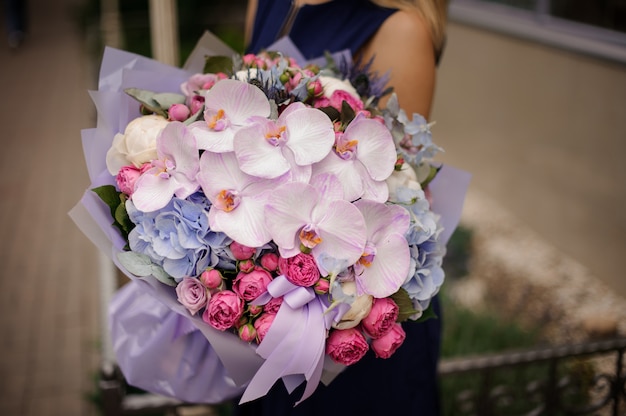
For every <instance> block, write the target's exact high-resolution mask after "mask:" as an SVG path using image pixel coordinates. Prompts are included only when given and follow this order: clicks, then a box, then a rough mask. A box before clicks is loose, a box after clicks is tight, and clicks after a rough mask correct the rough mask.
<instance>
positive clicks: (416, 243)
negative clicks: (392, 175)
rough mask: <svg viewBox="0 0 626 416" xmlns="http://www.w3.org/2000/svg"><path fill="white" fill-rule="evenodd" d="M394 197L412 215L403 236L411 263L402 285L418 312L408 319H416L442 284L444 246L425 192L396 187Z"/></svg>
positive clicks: (436, 217)
mask: <svg viewBox="0 0 626 416" xmlns="http://www.w3.org/2000/svg"><path fill="white" fill-rule="evenodd" d="M397 196H398V200H399V201H400V203H402V204H403V205H404V206H405V208H406V209H407V210H408V211H409V212H410V214H411V225H410V227H409V230H408V231H407V233H406V235H405V237H406V239H407V242H408V243H409V249H410V253H411V263H410V264H411V265H410V268H409V274H408V278H407V280H406V281H405V282H404V284H403V285H402V288H403V289H405V290H406V291H407V292H408V294H409V297H410V298H411V300H412V301H413V307H414V308H415V310H417V311H418V312H419V313H418V314H416V315H414V316H412V317H411V319H417V318H419V316H421V313H422V312H423V311H424V310H426V309H427V308H428V306H429V305H430V300H431V299H432V297H433V296H435V295H436V294H437V293H438V292H439V288H440V287H441V285H442V284H443V281H444V277H445V274H444V271H443V268H442V267H441V265H442V263H443V256H444V255H445V253H446V249H445V246H442V245H441V244H439V242H438V237H439V233H440V232H441V231H442V228H441V225H440V223H439V218H438V215H437V214H435V213H433V212H432V211H430V209H429V208H430V204H429V203H428V200H427V199H426V195H425V194H424V191H422V190H414V189H408V188H398V190H397Z"/></svg>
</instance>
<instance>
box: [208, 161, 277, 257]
mask: <svg viewBox="0 0 626 416" xmlns="http://www.w3.org/2000/svg"><path fill="white" fill-rule="evenodd" d="M282 181H283V179H282V178H278V179H274V180H268V179H262V178H258V177H254V176H250V175H248V174H246V173H244V172H242V171H241V169H239V166H238V164H237V159H236V157H235V154H234V153H232V152H231V153H213V152H208V151H207V152H204V153H203V154H202V156H201V158H200V173H199V174H198V182H200V185H201V187H202V190H203V191H204V194H205V195H206V197H207V198H208V199H209V200H210V201H211V204H212V206H211V209H210V210H209V224H210V226H211V230H213V231H222V232H224V233H226V235H228V236H229V237H230V238H232V239H233V240H235V241H237V242H238V243H240V244H243V245H245V246H248V247H261V246H263V245H264V244H266V243H268V242H269V241H270V239H271V237H270V234H269V231H268V229H267V227H266V226H265V214H264V208H265V203H266V200H267V197H268V195H269V192H270V191H272V190H273V189H274V188H275V187H276V186H278V185H279V184H280V183H281V182H282Z"/></svg>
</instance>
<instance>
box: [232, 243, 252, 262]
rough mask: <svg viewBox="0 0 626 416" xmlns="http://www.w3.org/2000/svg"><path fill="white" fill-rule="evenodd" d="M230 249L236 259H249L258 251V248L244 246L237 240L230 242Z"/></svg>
mask: <svg viewBox="0 0 626 416" xmlns="http://www.w3.org/2000/svg"><path fill="white" fill-rule="evenodd" d="M230 251H231V252H232V253H233V256H234V257H235V259H236V260H248V259H251V258H252V256H254V254H255V253H256V248H253V247H248V246H244V245H243V244H239V243H238V242H236V241H233V242H232V243H230Z"/></svg>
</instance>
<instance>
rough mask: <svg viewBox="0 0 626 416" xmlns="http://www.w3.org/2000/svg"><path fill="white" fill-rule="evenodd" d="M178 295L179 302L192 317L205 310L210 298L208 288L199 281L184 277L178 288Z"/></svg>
mask: <svg viewBox="0 0 626 416" xmlns="http://www.w3.org/2000/svg"><path fill="white" fill-rule="evenodd" d="M176 295H177V296H178V301H179V302H180V303H181V304H182V305H183V306H184V307H185V308H187V310H188V311H189V313H190V314H191V315H195V314H196V313H198V311H199V310H200V309H202V308H204V307H205V306H206V304H207V300H208V298H209V295H208V294H207V291H206V288H205V287H204V286H203V285H202V283H200V281H199V280H198V279H195V278H193V277H183V280H181V281H180V283H178V285H177V286H176Z"/></svg>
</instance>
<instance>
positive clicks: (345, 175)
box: [313, 152, 368, 201]
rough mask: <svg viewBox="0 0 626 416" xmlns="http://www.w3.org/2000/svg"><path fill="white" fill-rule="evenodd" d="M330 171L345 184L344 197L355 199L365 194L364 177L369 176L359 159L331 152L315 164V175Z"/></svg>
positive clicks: (349, 199)
mask: <svg viewBox="0 0 626 416" xmlns="http://www.w3.org/2000/svg"><path fill="white" fill-rule="evenodd" d="M323 173H330V174H333V175H335V176H336V177H337V178H338V179H339V182H341V185H342V186H343V192H344V198H345V199H346V200H348V201H355V200H357V199H359V198H360V197H361V196H362V195H363V179H362V178H364V177H367V176H368V173H367V171H366V170H365V168H364V167H363V166H362V165H361V164H360V163H359V161H358V160H343V159H341V158H340V157H339V156H337V154H336V153H335V152H330V153H329V154H328V156H326V157H325V158H324V159H323V160H322V161H321V162H319V163H316V164H314V165H313V176H316V175H319V174H323Z"/></svg>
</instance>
